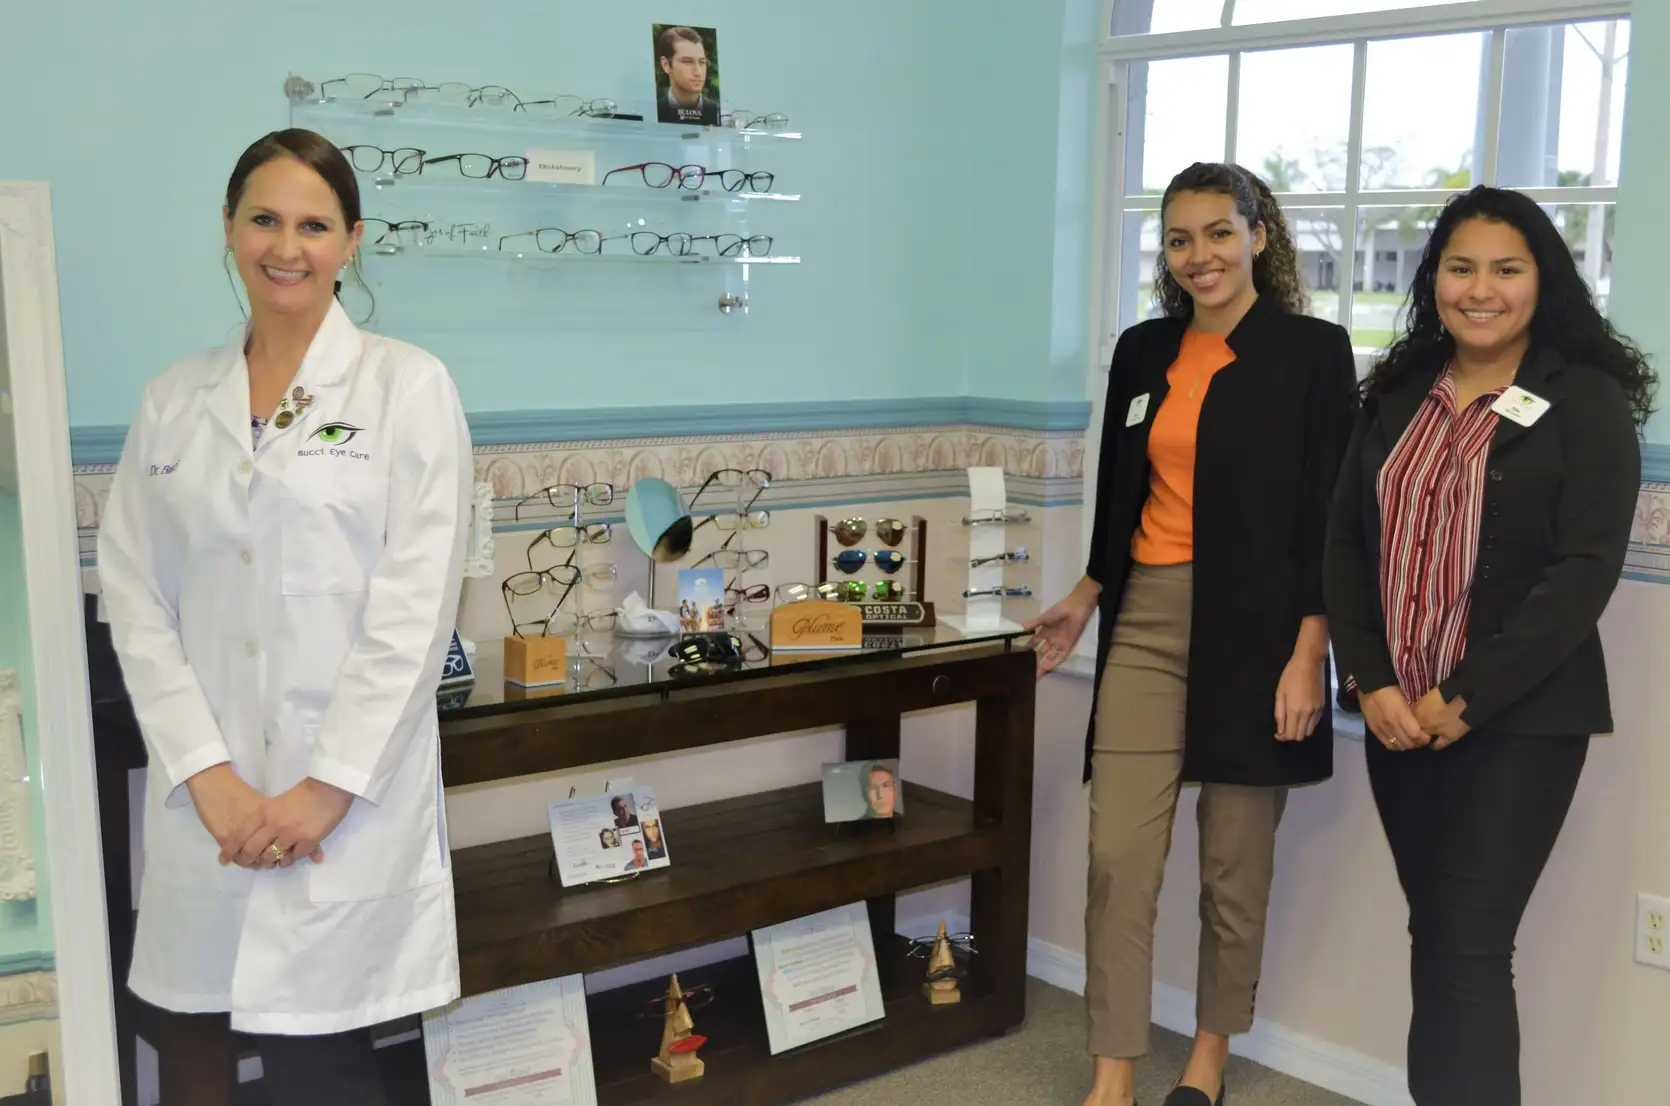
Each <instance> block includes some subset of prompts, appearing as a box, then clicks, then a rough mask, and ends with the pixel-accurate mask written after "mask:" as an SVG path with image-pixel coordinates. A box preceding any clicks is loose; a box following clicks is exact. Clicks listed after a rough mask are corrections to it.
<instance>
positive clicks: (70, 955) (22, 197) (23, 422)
mask: <svg viewBox="0 0 1670 1106" xmlns="http://www.w3.org/2000/svg"><path fill="white" fill-rule="evenodd" d="M0 314H3V316H4V323H3V328H4V329H3V333H4V335H5V342H6V360H7V363H8V365H9V376H10V393H11V396H10V398H11V404H12V408H13V411H14V412H15V415H16V417H15V419H14V420H13V432H14V434H15V436H16V460H17V487H18V502H19V510H20V512H21V515H22V520H23V569H24V578H25V580H26V581H27V589H28V601H29V653H30V661H31V664H30V667H31V669H32V671H33V673H34V687H33V688H32V694H31V695H30V702H31V703H32V704H33V709H32V720H33V725H34V727H35V729H36V732H38V733H43V734H51V735H52V740H50V741H42V742H40V771H41V777H42V779H44V780H49V781H51V791H50V797H49V798H48V801H47V802H46V804H45V806H44V809H43V812H42V821H43V823H44V825H43V828H44V831H45V833H44V836H45V841H46V854H47V855H46V856H45V857H44V858H37V859H44V861H45V863H44V865H43V867H44V869H45V870H46V871H49V872H50V873H51V883H50V894H51V915H52V937H53V948H54V954H55V962H56V976H57V978H56V987H55V990H56V993H57V994H58V996H59V999H60V1001H59V1004H58V1016H59V1020H58V1030H59V1034H60V1037H61V1040H62V1042H63V1048H64V1050H65V1053H66V1055H67V1056H69V1057H73V1061H72V1062H70V1063H66V1064H65V1065H64V1068H63V1072H64V1077H65V1078H64V1082H65V1086H64V1087H63V1088H62V1091H61V1092H59V1089H58V1088H56V1087H55V1088H54V1091H55V1092H59V1093H61V1094H62V1096H63V1100H64V1101H66V1102H88V1103H93V1102H116V1101H119V1100H120V1097H121V1091H120V1082H119V1080H118V1077H117V1065H116V1022H115V1008H114V1005H113V1002H112V991H111V982H110V974H111V973H110V959H109V941H108V935H107V934H106V932H105V928H106V927H105V901H104V858H103V849H102V842H101V840H100V836H99V821H98V809H99V801H98V800H99V796H98V782H97V776H96V775H95V772H94V762H93V723H92V705H91V702H90V701H89V698H88V688H87V650H86V642H85V640H84V635H83V632H82V604H83V598H82V588H81V568H80V551H79V549H78V548H77V538H76V516H75V488H74V484H73V482H72V481H71V478H70V433H69V430H70V428H69V404H68V399H67V396H66V394H65V387H64V349H63V334H62V330H61V324H60V321H59V312H58V266H57V262H56V260H55V249H54V246H53V235H52V204H51V200H50V196H49V191H48V187H47V185H46V184H44V183H38V182H22V183H19V182H14V181H0ZM6 598H7V599H8V600H9V599H10V598H11V597H6ZM41 890H42V889H41V888H37V895H38V894H39V893H40V892H41ZM41 982H43V981H33V982H31V983H30V984H29V986H31V987H33V986H34V984H35V983H41ZM39 993H44V992H41V991H40V989H39V987H35V989H34V990H29V991H28V994H30V995H35V994H39ZM31 1001H32V1000H31Z"/></svg>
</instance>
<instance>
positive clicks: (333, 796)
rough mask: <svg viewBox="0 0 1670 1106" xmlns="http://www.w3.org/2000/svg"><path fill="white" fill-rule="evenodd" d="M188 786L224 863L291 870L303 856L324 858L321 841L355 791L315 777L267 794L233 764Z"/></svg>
mask: <svg viewBox="0 0 1670 1106" xmlns="http://www.w3.org/2000/svg"><path fill="white" fill-rule="evenodd" d="M186 787H187V789H188V790H189V791H190V792H191V800H192V803H193V804H194V805H195V807H196V809H197V817H198V818H199V819H200V820H201V821H202V823H203V828H204V829H206V830H208V831H209V834H210V836H212V837H213V838H214V839H215V841H216V842H217V843H219V845H220V862H221V863H222V864H236V865H238V866H239V867H240V868H288V867H290V866H291V865H292V864H294V863H295V862H296V858H297V857H302V856H305V857H308V858H309V859H311V860H312V861H313V862H314V863H315V864H318V863H321V862H323V861H324V859H325V851H324V849H322V848H320V847H319V843H320V842H321V841H323V840H324V839H325V838H326V837H329V836H330V833H331V831H332V830H334V829H335V828H336V827H337V824H338V823H340V822H341V821H342V819H343V818H344V817H345V816H346V815H347V813H348V808H349V806H350V805H352V803H353V801H354V796H353V794H352V793H350V792H347V791H344V790H342V789H341V788H339V787H333V786H332V785H330V784H328V783H322V782H320V781H319V780H316V779H313V778H312V777H309V778H307V779H304V780H302V781H301V782H300V783H298V784H297V785H296V786H294V787H292V788H291V789H290V790H288V791H286V792H284V793H283V794H281V795H263V794H262V793H261V792H259V791H257V790H255V788H253V787H251V786H249V784H247V783H245V782H244V781H243V780H242V779H241V778H240V777H239V776H238V774H237V772H235V771H233V769H232V766H231V765H230V764H217V765H215V766H214V767H213V768H208V769H205V770H203V771H202V772H199V773H198V774H197V775H195V776H193V777H192V778H191V779H189V780H187V781H186ZM274 846H277V848H278V850H280V851H281V852H282V854H283V855H282V856H280V855H278V853H275V852H274V851H273V847H274Z"/></svg>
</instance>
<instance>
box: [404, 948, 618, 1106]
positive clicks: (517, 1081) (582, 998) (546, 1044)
mask: <svg viewBox="0 0 1670 1106" xmlns="http://www.w3.org/2000/svg"><path fill="white" fill-rule="evenodd" d="M423 1050H424V1055H425V1057H426V1058H427V1060H428V1062H429V1063H428V1066H429V1101H430V1102H431V1103H433V1104H434V1106H463V1104H464V1103H466V1102H470V1103H482V1104H483V1106H487V1104H491V1106H533V1104H535V1103H537V1104H538V1106H597V1083H596V1077H595V1075H594V1074H593V1071H592V1060H591V1028H590V1023H589V1022H588V1020H587V1017H586V985H585V976H583V975H570V976H563V977H562V978H560V979H546V980H541V981H540V982H538V983H527V984H523V985H522V986H520V987H509V988H506V989H504V990H502V991H492V992H489V993H487V994H484V995H472V996H470V997H469V998H466V999H463V1000H461V1001H459V1002H455V1003H453V1004H452V1005H451V1006H448V1007H445V1008H444V1009H441V1010H437V1011H430V1012H429V1013H426V1014H424V1016H423Z"/></svg>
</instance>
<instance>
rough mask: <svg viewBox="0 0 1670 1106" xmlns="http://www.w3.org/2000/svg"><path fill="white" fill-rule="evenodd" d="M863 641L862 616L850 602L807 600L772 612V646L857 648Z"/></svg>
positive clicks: (860, 646)
mask: <svg viewBox="0 0 1670 1106" xmlns="http://www.w3.org/2000/svg"><path fill="white" fill-rule="evenodd" d="M863 644H864V616H863V613H862V612H861V611H859V609H858V608H857V607H856V606H854V605H853V604H851V603H831V602H830V601H829V600H827V599H807V600H805V601H803V602H800V603H784V604H783V605H781V606H779V607H778V608H777V609H776V610H774V611H772V612H771V648H772V650H773V651H776V650H778V649H817V650H830V649H858V648H862V646H863Z"/></svg>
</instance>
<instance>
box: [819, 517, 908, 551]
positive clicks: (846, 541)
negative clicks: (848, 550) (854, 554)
mask: <svg viewBox="0 0 1670 1106" xmlns="http://www.w3.org/2000/svg"><path fill="white" fill-rule="evenodd" d="M870 525H871V524H870V523H867V522H865V521H864V520H863V519H861V518H844V519H842V520H841V521H840V522H837V523H836V524H835V525H834V526H831V527H830V528H829V532H830V533H832V534H834V535H835V540H836V541H838V542H840V543H841V544H842V545H857V544H858V543H859V542H861V541H863V540H864V535H865V534H866V533H867V532H868V531H869V528H870ZM874 526H875V533H876V540H878V541H880V542H881V543H882V544H884V545H898V544H899V543H900V542H902V541H904V540H905V534H906V532H907V531H906V527H905V524H904V523H902V522H900V521H899V520H898V519H896V518H878V519H876V521H875V524H874Z"/></svg>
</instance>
